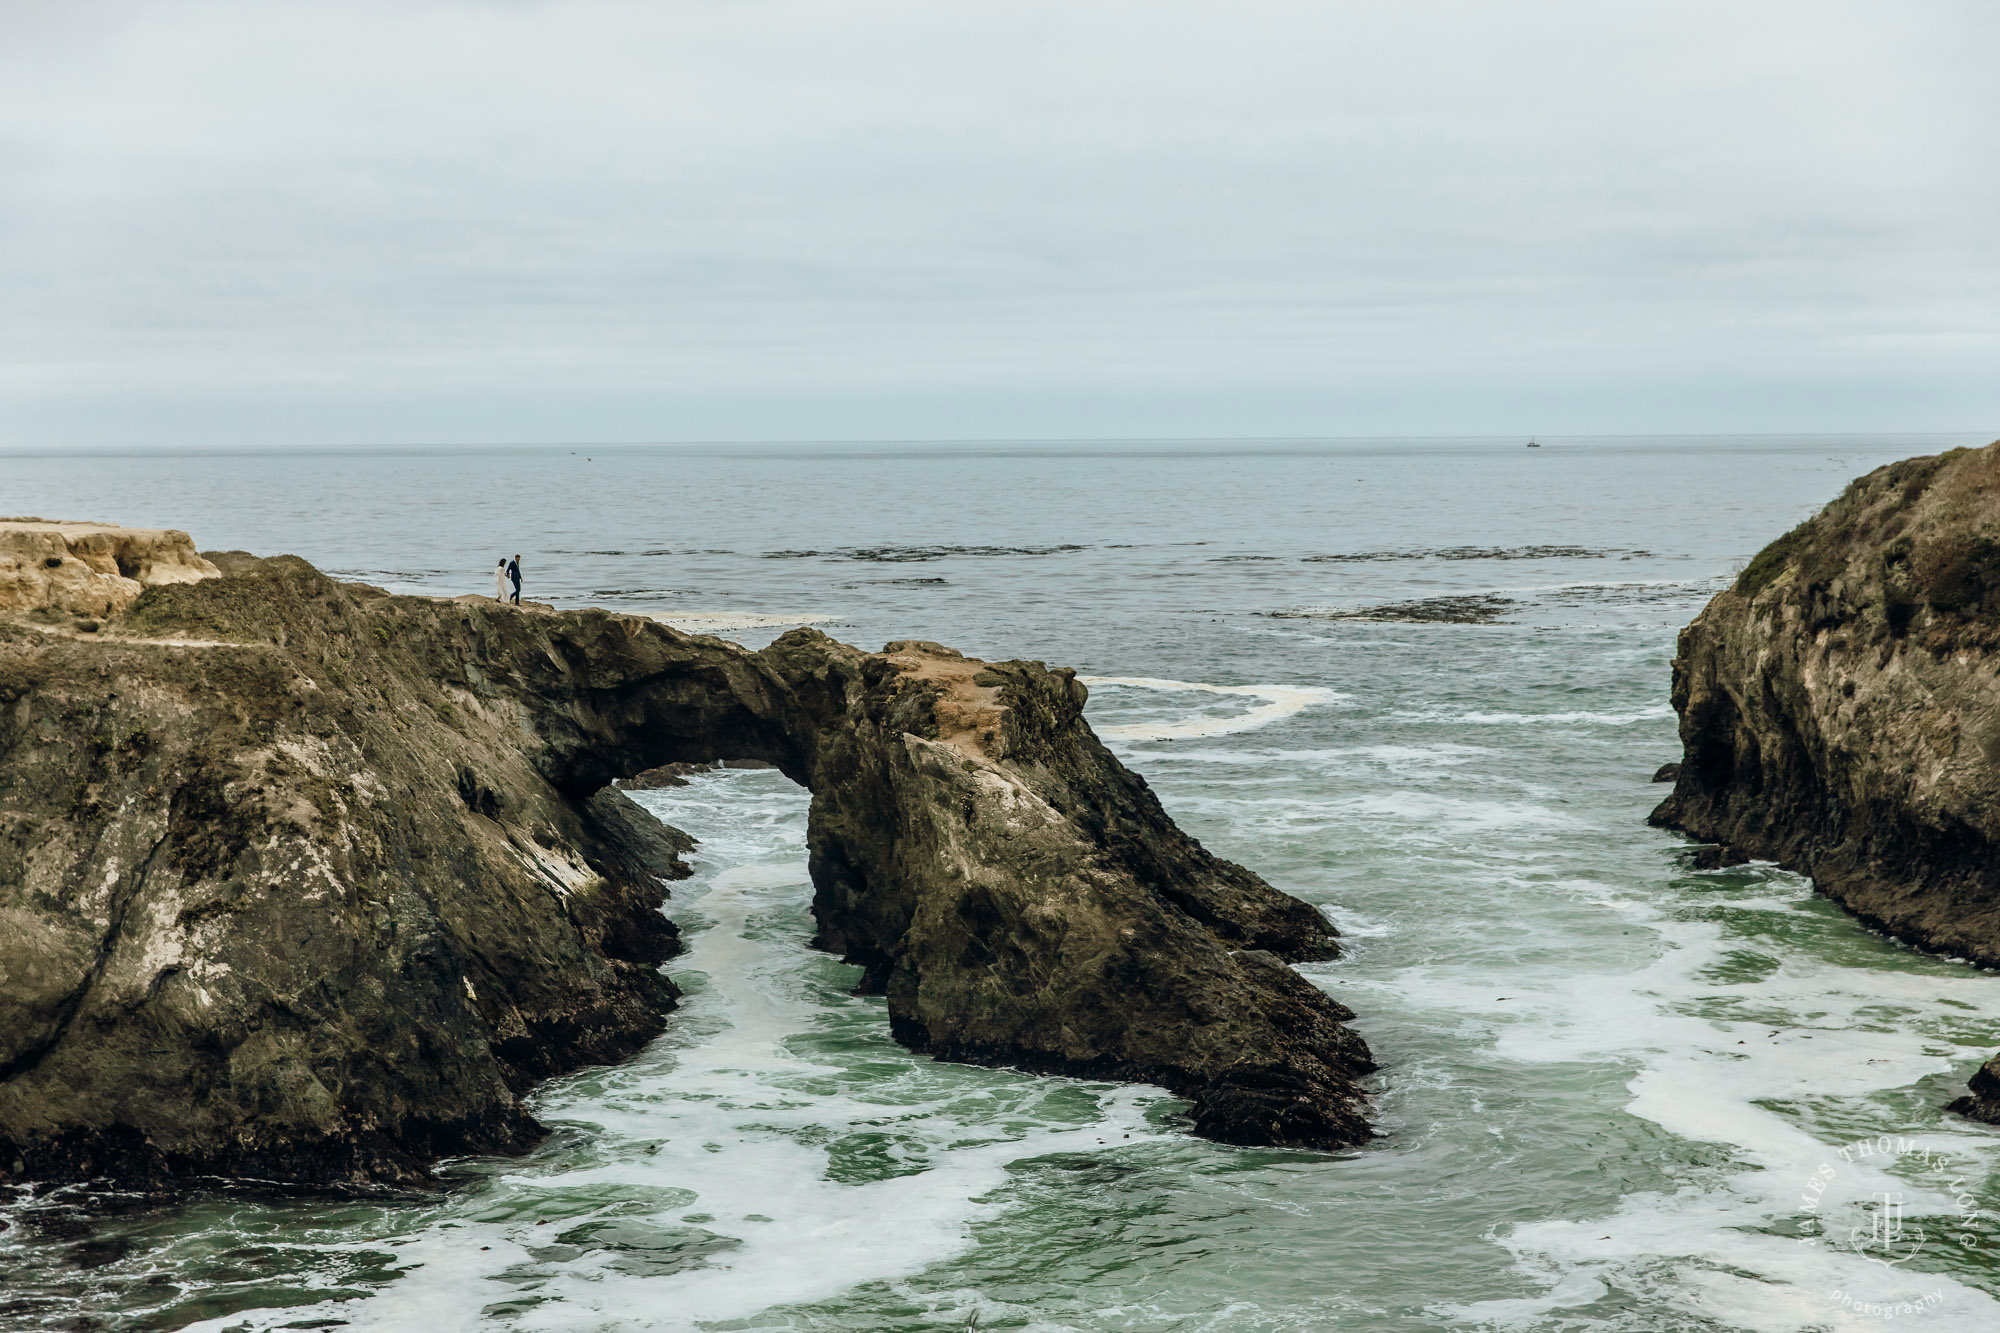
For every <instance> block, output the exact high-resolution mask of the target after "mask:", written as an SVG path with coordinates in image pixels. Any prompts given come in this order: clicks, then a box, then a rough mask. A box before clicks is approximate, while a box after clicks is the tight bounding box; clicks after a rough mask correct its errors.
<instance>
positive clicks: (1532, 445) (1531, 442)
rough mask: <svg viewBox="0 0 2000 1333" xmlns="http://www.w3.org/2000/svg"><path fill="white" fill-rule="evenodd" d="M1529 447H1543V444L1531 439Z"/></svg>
mask: <svg viewBox="0 0 2000 1333" xmlns="http://www.w3.org/2000/svg"><path fill="white" fill-rule="evenodd" d="M1528 447H1529V448H1530V449H1539V448H1541V447H1542V446H1541V445H1539V444H1537V443H1536V442H1535V441H1533V440H1529V441H1528Z"/></svg>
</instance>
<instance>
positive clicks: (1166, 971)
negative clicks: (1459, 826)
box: [0, 553, 1372, 1179]
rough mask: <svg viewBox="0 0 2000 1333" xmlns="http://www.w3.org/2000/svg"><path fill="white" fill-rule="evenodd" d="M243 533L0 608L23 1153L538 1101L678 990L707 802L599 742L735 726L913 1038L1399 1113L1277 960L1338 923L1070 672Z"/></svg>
mask: <svg viewBox="0 0 2000 1333" xmlns="http://www.w3.org/2000/svg"><path fill="white" fill-rule="evenodd" d="M210 558H211V559H212V560H213V561H214V563H215V565H216V567H217V568H218V569H219V571H220V573H221V577H218V578H213V579H207V580H203V581H200V582H192V583H185V584H174V585H169V586H162V587H156V588H151V589H149V590H148V591H147V592H146V593H145V594H144V595H143V596H141V597H140V598H139V600H138V601H137V602H135V603H134V604H133V605H132V607H131V608H130V609H129V610H128V611H127V612H126V613H125V614H124V615H123V616H121V617H119V618H118V619H117V620H115V621H114V622H112V623H110V624H107V625H106V626H105V627H104V628H103V630H102V631H101V632H98V633H94V634H89V635H75V634H66V633H53V632H49V631H48V630H46V629H38V630H35V631H26V630H23V631H11V632H10V631H6V630H5V627H4V625H0V654H4V657H0V665H4V667H5V670H4V671H0V681H4V682H6V684H5V687H4V692H3V693H4V697H0V795H4V796H5V797H6V798H7V801H8V807H7V808H8V811H9V814H8V819H9V821H10V824H9V827H8V830H7V838H8V841H7V842H6V843H5V844H4V845H0V885H9V886H12V887H8V888H5V889H0V911H4V912H8V913H12V914H14V919H15V920H16V921H17V923H21V924H25V925H27V926H29V927H30V928H31V929H30V932H29V933H28V934H26V935H23V934H22V933H21V932H20V931H16V932H13V934H12V939H13V942H12V943H8V944H4V945H0V964H4V965H5V966H6V967H7V970H8V973H9V975H10V976H17V977H23V976H24V977H28V978H29V984H26V985H23V986H17V987H15V988H13V989H12V990H11V991H10V992H9V993H7V994H5V995H0V1034H17V1035H13V1036H7V1035H0V1174H4V1173H6V1171H7V1169H8V1167H9V1166H10V1165H11V1166H12V1169H13V1174H17V1175H26V1176H35V1175H66V1174H67V1175H76V1174H86V1173H91V1172H95V1171H102V1170H112V1171H117V1172H120V1173H123V1174H127V1175H134V1174H153V1175H159V1174H171V1173H174V1172H179V1171H187V1170H208V1171H224V1172H242V1173H249V1174H271V1175H280V1176H286V1177H292V1178H315V1179H324V1178H341V1177H357V1176H365V1177H377V1178H380V1177H391V1178H395V1177H404V1178H408V1177H412V1176H415V1175H418V1174H421V1171H422V1168H423V1165H424V1163H425V1162H427V1161H428V1160H429V1159H431V1158H433V1157H435V1156H438V1155H441V1154H445V1153H453V1152H465V1151H506V1150H512V1149H516V1148H519V1147H521V1146H522V1145H524V1144H525V1143H527V1142H530V1141H532V1139H533V1137H534V1134H535V1133H536V1132H537V1131H536V1127H535V1126H534V1124H533V1121H532V1120H531V1119H530V1118H529V1117H528V1116H527V1114H526V1112H525V1111H524V1110H522V1108H521V1106H520V1102H519V1097H520V1094H521V1093H522V1092H524V1091H525V1090H526V1089H527V1088H528V1087H529V1086H530V1085H531V1084H532V1082H533V1081H534V1080H535V1079H537V1078H541V1077H545V1076H546V1075H548V1074H550V1073H554V1072H558V1071H560V1070H562V1069H565V1068H569V1067H573V1066H575V1065H577V1064H581V1063H588V1062H601V1061H605V1060H610V1059H616V1058H618V1057H619V1056H621V1055H623V1054H625V1053H627V1052H629V1051H631V1050H632V1049H635V1048H636V1047H637V1045H639V1044H640V1043H642V1042H643V1041H645V1040H646V1039H648V1038H649V1037H650V1036H652V1035H653V1034H654V1033H656V1032H657V1031H658V1030H659V1029H660V1026H661V1025H662V1023H663V1021H664V1015H665V1014H666V1012H667V1011H668V1010H670V1009H671V1007H672V1004H673V1000H674V996H675V992H674V990H673V988H672V986H671V983H670V982H668V981H667V980H666V978H665V977H664V976H662V975H661V973H660V971H659V970H658V965H659V964H660V962H662V961H664V960H665V959H666V958H668V957H671V955H672V954H673V952H675V951H676V949H677V940H676V938H675V935H674V932H673V928H672V926H671V924H670V923H669V922H668V921H667V919H666V918H665V917H664V916H662V915H661V914H660V912H659V910H658V908H659V906H660V904H661V899H662V896H663V892H664V891H663V889H662V887H661V879H662V878H672V877H674V876H676V875H677V874H684V873H685V869H684V867H682V866H680V864H679V862H678V860H677V853H678V851H680V850H684V849H685V847H686V846H687V845H688V844H687V842H686V840H685V839H684V837H682V838H680V840H678V841H677V840H676V839H677V835H675V834H674V833H673V832H672V831H671V830H664V829H663V828H662V827H661V826H659V825H657V823H655V822H653V821H650V820H634V819H633V818H632V817H631V816H632V813H633V807H631V805H630V803H629V802H628V801H624V800H623V798H622V797H620V796H618V795H617V794H616V793H613V792H609V791H607V784H608V783H609V782H610V780H611V779H613V778H615V777H618V776H621V775H625V774H630V773H633V772H636V771H639V770H641V769H645V768H650V767H653V766H656V765H659V764H662V763H669V762H676V761H681V762H688V761H706V760H713V759H719V758H754V759H759V760H763V761H765V762H769V763H771V764H773V765H775V766H776V767H778V768H779V769H781V770H782V771H783V772H784V773H785V774H786V775H787V776H788V777H790V778H792V779H793V780H794V781H797V782H799V783H800V784H801V785H802V786H804V787H806V788H807V789H808V790H809V791H810V792H811V793H812V810H811V815H810V820H809V830H808V845H809V858H810V870H811V876H812V881H813V884H814V904H813V910H814V914H815V917H816V920H817V922H818V943H819V944H820V945H821V946H822V947H825V948H829V949H832V950H834V951H836V952H838V953H840V954H841V955H842V956H843V957H844V958H846V959H847V960H848V961H850V962H854V963H857V964H859V965H861V966H862V967H863V969H864V976H865V978H866V980H865V982H864V985H865V986H866V987H867V988H869V989H872V990H876V991H879V992H880V993H882V994H884V995H885V996H886V997H887V1004H888V1011H889V1020H890V1023H891V1025H892V1028H893V1030H894V1033H895V1035H896V1036H897V1038H898V1039H899V1040H901V1041H902V1042H903V1043H904V1044H905V1045H908V1046H910V1047H912V1048H913V1049H916V1050H919V1051H925V1052H929V1053H932V1054H934V1055H937V1056H938V1057H940V1058H944V1059H953V1060H965V1061H974V1062H980V1063H990V1064H1003V1065H1010V1066H1016V1067H1020V1068H1023V1069H1027V1070H1033V1071H1040V1072H1060V1073H1069V1074H1075V1075H1081V1076H1087V1077H1095V1078H1111V1079H1127V1080H1137V1081H1146V1082H1152V1083H1157V1084H1160V1085H1162V1086H1164V1087H1167V1088H1169V1089H1171V1090H1173V1091H1175V1092H1177V1093H1180V1094H1182V1095H1184V1096H1186V1097H1188V1098H1190V1099H1191V1101H1192V1102H1193V1104H1194V1126H1195V1129H1196V1131H1197V1132H1199V1133H1203V1134H1206V1135H1209V1136H1211V1137H1215V1138H1218V1139H1223V1140H1226V1141H1230V1142H1238V1143H1267V1144H1289V1145H1296V1146H1309V1147H1321V1148H1328V1147H1339V1146H1346V1145H1350V1144H1354V1143H1357V1142H1360V1141H1362V1140H1364V1139H1366V1138H1367V1137H1368V1134H1369V1130H1368V1128H1367V1125H1366V1122H1365V1119H1364V1117H1363V1100H1362V1095H1361V1093H1360V1091H1359V1090H1358V1088H1357V1086H1356V1082H1355V1080H1356V1079H1358V1078H1359V1077H1360V1076H1361V1075H1363V1074H1364V1073H1366V1072H1367V1071H1368V1070H1369V1069H1370V1068H1372V1066H1371V1064H1370V1062H1369V1057H1368V1052H1367V1049H1366V1047H1365V1045H1364V1044H1363V1043H1362V1041H1361V1039H1360V1038H1359V1037H1358V1036H1356V1035H1355V1034H1354V1033H1352V1032H1351V1031H1350V1030H1349V1029H1347V1028H1346V1027H1345V1026H1344V1025H1343V1024H1344V1022H1345V1020H1347V1019H1349V1018H1351V1017H1352V1015H1351V1014H1349V1013H1348V1011H1347V1010H1345V1009H1344V1008H1343V1007H1341V1006H1340V1005H1338V1004H1337V1003H1335V1002H1334V1001H1333V1000H1331V999H1330V998H1328V997H1327V996H1326V995H1325V994H1324V993H1323V992H1321V991H1320V990H1319V989H1318V988H1317V987H1315V986H1313V985H1311V984H1310V983H1309V982H1307V981H1306V980H1304V979H1303V978H1302V977H1300V976H1299V975H1298V974H1297V973H1295V972H1294V971H1292V970H1291V968H1290V967H1288V966H1286V963H1287V962H1288V961H1300V960H1305V959H1311V958H1325V957H1330V956H1332V954H1333V953H1334V951H1335V947H1336V946H1335V943H1334V940H1333V932H1332V931H1331V928H1330V927H1328V926H1327V925H1326V923H1325V921H1324V919H1323V918H1322V917H1321V916H1320V915H1319V913H1318V912H1317V911H1315V910H1314V909H1313V908H1311V907H1310V906H1308V905H1307V904H1304V903H1302V902H1299V901H1298V900H1296V899H1293V898H1290V897H1288V896H1287V895H1285V894H1282V893H1279V892H1278V891H1276V890H1274V889H1272V888H1271V887H1270V886H1269V885H1267V884H1265V883H1264V882H1263V881H1262V880H1261V879H1259V878H1258V877H1257V876H1255V875H1254V874H1252V873H1250V872H1249V871H1247V870H1245V869H1243V868H1242V867H1240V866H1236V865H1233V864H1231V863H1230V862H1227V861H1223V860H1221V859H1219V858H1216V857H1214V856H1211V855H1210V854H1209V853H1208V852H1206V851H1205V850H1204V849H1203V848H1202V847H1201V846H1200V845H1199V844H1198V843H1197V842H1195V841H1194V840H1193V839H1192V838H1189V837H1188V836H1187V835H1185V834H1184V833H1182V832H1181V831H1180V830H1179V829H1178V828H1176V827H1175V826H1174V824H1173V822H1172V821H1171V820H1170V819H1169V818H1168V817H1167V816H1166V814H1165V812H1164V811H1163V810H1162V809H1161V807H1160V804H1159V802H1158V800H1157V799H1156V798H1155V797H1154V796H1153V794H1152V792H1151V791H1150V790H1149V789H1148V788H1147V786H1146V784H1145V782H1144V780H1143V779H1142V778H1140V777H1139V776H1138V775H1137V774H1135V773H1132V772H1131V771H1130V770H1128V769H1126V768H1125V767H1124V766H1123V765H1122V764H1121V763H1119V761H1118V760H1117V759H1116V758H1115V757H1114V756H1112V755H1111V754H1110V753H1109V751H1107V750H1106V749H1105V748H1104V747H1103V746H1102V745H1101V744H1100V743H1099V742H1098V741H1097V739H1096V737H1095V736H1094V735H1093V734H1092V733H1091V731H1090V728H1089V727H1088V725H1087V724H1086V723H1085V722H1084V721H1083V717H1082V711H1083V705H1084V701H1085V697H1086V695H1085V690H1084V688H1083V686H1082V685H1081V684H1080V683H1078V682H1077V681H1076V680H1075V678H1074V676H1073V675H1072V674H1071V673H1069V672H1067V671H1062V670H1053V671H1052V670H1048V669H1046V668H1044V667H1043V666H1042V665H1041V664H1040V663H1035V662H1004V663H986V662H979V661H974V660H972V659H968V658H965V657H962V656H961V655H959V654H958V653H955V652H953V651H951V650H950V649H946V648H943V647H940V646H938V645H936V644H931V643H922V642H905V643H898V644H891V645H889V646H888V648H886V649H885V650H884V651H883V652H881V653H869V652H864V651H862V650H860V649H856V648H853V647H850V646H848V645H845V644H841V643H838V642H836V641H834V640H833V639H830V638H828V637H826V636H825V635H822V634H819V633H817V632H814V631H811V630H798V631H794V632H792V633H790V634H787V635H785V636H784V637H782V638H780V639H779V640H777V641H776V642H775V643H773V644H772V645H770V646H769V647H767V648H765V649H763V650H761V651H758V652H750V651H748V650H745V649H743V648H741V647H738V646H736V645H733V644H729V643H726V642H724V641H722V640H719V639H713V638H706V637H702V636H696V635H687V634H682V633H679V632H676V631H674V630H672V629H669V628H667V627H665V626H663V625H660V624H657V623H655V622H652V621H650V620H646V619H644V618H641V617H635V616H627V615H616V614H611V613H607V612H602V611H577V612H558V611H554V610H552V609H546V608H536V607H525V608H518V609H517V608H508V607H501V606H498V605H496V604H494V603H493V602H491V601H490V600H487V599H481V598H461V599H458V600H457V601H440V600H436V599H428V598H414V597H394V596H390V595H388V594H385V593H382V592H380V591H379V590H375V589H370V588H366V587H364V586H361V585H353V584H341V583H336V582H335V581H333V580H331V579H328V578H326V577H325V576H324V575H321V574H320V573H319V572H318V571H316V570H314V569H312V568H311V567H310V566H309V565H307V564H305V562H303V561H299V560H296V559H294V558H290V557H279V558H276V559H271V560H257V559H254V558H252V557H248V556H243V555H241V554H240V553H223V554H211V556H210ZM107 681H108V682H111V683H112V686H113V688H112V689H111V690H110V693H111V695H112V697H111V699H109V700H105V699H104V697H103V696H104V695H105V694H106V682H107ZM50 728H53V729H54V731H55V732H56V733H57V734H58V735H59V736H60V737H62V738H63V740H64V741H65V742H67V746H68V748H65V747H64V746H60V745H59V746H50V745H47V744H43V743H41V741H40V737H41V736H43V735H44V734H45V733H46V732H47V731H48V730H49V729H50ZM23 939H27V940H30V941H31V942H30V943H28V944H25V945H24V944H23V943H21V941H22V940H23ZM162 1053H164V1054H162Z"/></svg>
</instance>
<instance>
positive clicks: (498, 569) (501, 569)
mask: <svg viewBox="0 0 2000 1333" xmlns="http://www.w3.org/2000/svg"><path fill="white" fill-rule="evenodd" d="M493 600H494V601H496V602H504V601H506V600H507V557H506V556H504V555H503V556H501V557H500V563H499V564H498V565H496V566H494V568H493Z"/></svg>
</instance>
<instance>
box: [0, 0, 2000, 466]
mask: <svg viewBox="0 0 2000 1333" xmlns="http://www.w3.org/2000/svg"><path fill="white" fill-rule="evenodd" d="M1994 14H1995V11H1994V10H1993V9H1992V8H1991V7H1990V6H1988V5H1984V4H1978V3H1951V2H1949V0H1946V2H1945V3H1937V4H1927V5H1923V6H1881V5H1875V4H1862V3H1847V2H1845V0H1832V2H1829V0H1777V2H1774V3H1771V4H1766V5H1760V6H1754V7H1753V6H1741V5H1734V4H1717V3H1680V4H1672V5H1668V4H1659V5H1634V6H1626V5H1617V6H1607V5H1602V4H1591V3H1547V2H1544V0H1530V2H1528V3H1517V4H1510V5H1504V6H1501V5H1492V4H1484V3H1469V2H1468V3H1425V2H1423V0H1418V2H1416V3H1401V4H1395V5H1381V4H1356V3H1331V4H1305V3H1247V4H1245V3H1236V4H1228V5H1223V4H1219V3H1218V4H1203V5H1193V4H1184V3H1174V2H1172V0H1166V2H1164V3H1162V2H1159V0H1155V2H1154V3H1146V4H1139V3H1127V2H1125V0H1115V2H1107V3H1098V4H1091V5H1082V6H1079V5H1075V4H1053V3H1042V2H1041V0H1013V2H1012V3H1004V4H1002V3H988V2H986V0H974V2H972V3H960V4H952V5H931V4H922V3H915V2H914V0H910V2H907V3H902V2H899V3H884V2H882V0H857V2H855V3H845V4H837V5H836V4H829V3H803V2H801V0H750V2H749V3H735V4H719V3H682V4H664V5H662V4H614V3H601V2H595V0H581V2H573V3H567V4H560V5H557V4H547V5H543V4H508V5H497V4H472V3H457V4H403V5H372V4H338V5H335V4H326V5H282V6H280V5H268V4H254V5H253V4H215V3H207V2H205V0H191V2H190V3H182V4H177V5H174V6H150V5H142V4H137V3H133V4H126V5H91V4H66V5H33V4H29V5H17V6H10V7H8V8H7V9H5V10H0V180H4V182H5V184H4V186H0V310H3V311H4V313H0V447H4V446H6V445H10V444H16V445H20V444H25V445H36V446H45V445H49V444H59V443H62V442H64V441H71V440H73V441H78V442H117V443H147V442H153V441H158V442H166V443H190V442H201V441H204V440H210V439H218V440H222V439H226V440H232V441H244V442H249V441H258V442H268V443H279V444H283V443H308V442H327V441H334V440H350V439H351V440H380V441H403V440H422V439H451V440H464V439H471V438H489V437H490V438H507V439H532V438H543V439H577V438H596V439H657V438H676V437H685V436H688V435H697V436H703V437H715V436H722V437H742V438H756V437H780V436H785V437H853V436H861V435H880V434H898V435H941V436H955V435H968V434H969V435H977V436H983V437H993V436H1004V435H1011V434H1051V433H1054V434H1066V433H1078V434H1159V433H1170V434H1192V433H1224V434H1228V433H1241V434H1249V435H1267V434H1379V433H1385V432H1402V433H1424V432H1450V433H1463V432H1505V431H1512V430H1542V431H1558V430H1563V429H1583V430H1629V431H1646V430H1688V429H1711V430H1728V429H1785V428H1796V429H1838V428H1851V429H1870V428H1909V429H1918V428H1938V429H1948V428H1962V427H1974V428H1976V427H1978V426H1981V425H1983V424H1985V423H1987V422H1990V421H1991V420H1993V419H1994V417H1995V416H1996V415H2000V377H1996V376H1995V375H1994V373H1993V371H1992V367H1993V366H1995V365H2000V241H1996V229H1995V228H1994V227H1993V226H1992V224H1991V219H1992V218H1993V217H1995V216H1996V212H2000V210H1996V205H2000V176H1997V175H1996V173H1994V172H1993V171H1992V169H1991V165H1990V164H1991V162H1992V161H1993V160H1995V150H1996V148H2000V144H1996V142H1995V140H1996V138H2000V91H1996V90H1995V88H1994V86H1993V82H1994V81H1992V80H1991V79H1990V78H1989V77H1988V73H1987V70H1986V69H1985V68H1984V67H1983V66H1984V53H1985V52H1989V51H1990V50H1992V49H1993V39H1994V38H1995V37H2000V20H1996V18H1995V17H1994Z"/></svg>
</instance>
